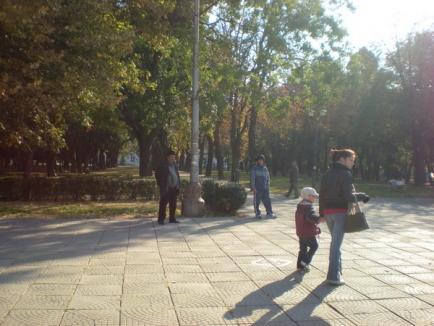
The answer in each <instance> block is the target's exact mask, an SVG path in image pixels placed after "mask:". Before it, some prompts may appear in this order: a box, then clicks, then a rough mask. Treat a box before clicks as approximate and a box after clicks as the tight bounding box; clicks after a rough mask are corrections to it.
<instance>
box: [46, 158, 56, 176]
mask: <svg viewBox="0 0 434 326" xmlns="http://www.w3.org/2000/svg"><path fill="white" fill-rule="evenodd" d="M47 176H48V177H55V176H56V154H55V153H53V152H48V153H47Z"/></svg>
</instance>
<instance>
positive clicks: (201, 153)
mask: <svg viewBox="0 0 434 326" xmlns="http://www.w3.org/2000/svg"><path fill="white" fill-rule="evenodd" d="M204 152H205V136H202V138H200V139H199V174H203V162H204V160H205V153H204Z"/></svg>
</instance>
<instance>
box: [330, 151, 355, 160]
mask: <svg viewBox="0 0 434 326" xmlns="http://www.w3.org/2000/svg"><path fill="white" fill-rule="evenodd" d="M330 153H331V156H332V160H333V162H337V161H339V160H340V159H341V158H348V157H352V156H356V152H355V151H353V150H352V149H349V148H344V149H332V150H331V151H330Z"/></svg>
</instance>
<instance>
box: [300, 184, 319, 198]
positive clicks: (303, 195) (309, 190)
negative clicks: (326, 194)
mask: <svg viewBox="0 0 434 326" xmlns="http://www.w3.org/2000/svg"><path fill="white" fill-rule="evenodd" d="M309 196H314V197H316V198H318V197H319V194H318V193H317V192H316V190H315V189H314V188H311V187H306V188H303V190H302V191H301V198H303V199H307V198H308V197H309Z"/></svg>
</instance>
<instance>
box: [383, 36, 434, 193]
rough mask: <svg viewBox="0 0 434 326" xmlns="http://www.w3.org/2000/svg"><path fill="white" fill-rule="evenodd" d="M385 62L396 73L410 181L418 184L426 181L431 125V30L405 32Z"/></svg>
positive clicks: (433, 119) (433, 50)
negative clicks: (411, 171) (408, 151)
mask: <svg viewBox="0 0 434 326" xmlns="http://www.w3.org/2000/svg"><path fill="white" fill-rule="evenodd" d="M388 64H389V66H390V67H391V68H392V69H393V70H394V72H395V73H396V76H397V79H396V83H397V86H398V87H399V89H400V91H401V94H400V97H401V103H402V107H401V109H402V111H401V112H402V114H403V116H404V117H405V118H406V119H403V120H404V121H409V124H408V125H407V128H408V129H407V130H408V133H409V134H410V135H411V146H412V151H413V165H414V181H415V184H416V185H418V186H423V185H424V184H425V182H426V173H425V168H426V164H427V161H428V148H429V146H428V144H429V143H428V141H429V140H430V139H432V130H433V126H434V113H433V110H432V107H433V103H434V87H433V86H434V85H433V83H434V70H433V69H434V68H433V67H434V32H432V31H427V32H423V33H417V34H414V35H409V36H408V38H407V40H405V41H403V42H400V43H398V44H397V45H396V49H395V51H394V52H392V53H390V54H389V56H388Z"/></svg>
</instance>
